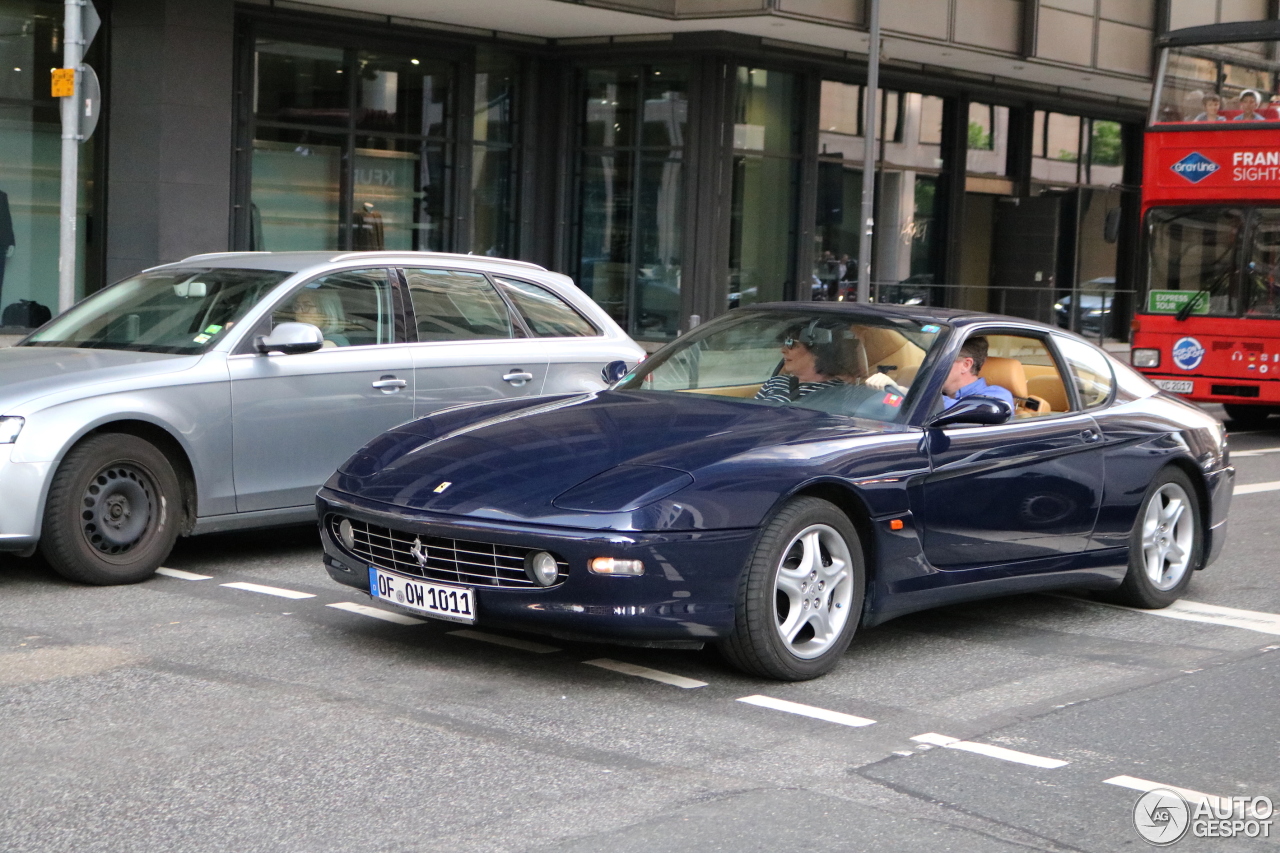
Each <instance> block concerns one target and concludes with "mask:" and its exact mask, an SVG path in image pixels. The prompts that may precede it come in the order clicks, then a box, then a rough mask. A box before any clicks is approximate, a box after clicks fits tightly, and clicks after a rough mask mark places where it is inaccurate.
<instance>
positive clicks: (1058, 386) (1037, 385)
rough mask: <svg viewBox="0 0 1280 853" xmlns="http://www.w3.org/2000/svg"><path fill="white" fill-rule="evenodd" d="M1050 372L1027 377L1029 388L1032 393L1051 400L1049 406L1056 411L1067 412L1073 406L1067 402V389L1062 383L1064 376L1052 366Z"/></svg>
mask: <svg viewBox="0 0 1280 853" xmlns="http://www.w3.org/2000/svg"><path fill="white" fill-rule="evenodd" d="M1047 370H1048V371H1049V372H1046V373H1041V374H1039V375H1035V376H1028V377H1027V390H1028V391H1030V392H1031V393H1032V394H1034V395H1036V396H1038V397H1043V398H1044V399H1045V400H1048V401H1049V407H1050V408H1051V409H1053V410H1054V411H1055V412H1065V411H1067V410H1068V409H1070V408H1071V405H1070V404H1069V403H1068V402H1067V389H1066V386H1064V385H1063V384H1062V377H1061V376H1059V375H1058V371H1057V370H1056V369H1054V368H1052V367H1050V368H1047Z"/></svg>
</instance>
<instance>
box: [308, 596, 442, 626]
mask: <svg viewBox="0 0 1280 853" xmlns="http://www.w3.org/2000/svg"><path fill="white" fill-rule="evenodd" d="M325 607H332V608H333V609H334V610H345V611H347V612H348V613H356V614H359V615H360V616H369V617H371V618H373V619H381V620H382V621H384V622H394V623H396V624H397V625H421V624H422V623H424V622H426V621H427V620H425V619H418V618H415V617H413V616H408V615H406V614H404V613H394V612H392V611H390V610H383V609H382V608H380V607H370V606H369V605H367V604H356V603H355V602H354V601H339V602H338V603H337V604H326V605H325Z"/></svg>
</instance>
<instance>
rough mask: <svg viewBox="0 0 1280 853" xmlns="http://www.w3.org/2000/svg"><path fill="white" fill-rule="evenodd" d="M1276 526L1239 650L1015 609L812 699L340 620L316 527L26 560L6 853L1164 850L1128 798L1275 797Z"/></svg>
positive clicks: (862, 638) (1141, 625)
mask: <svg viewBox="0 0 1280 853" xmlns="http://www.w3.org/2000/svg"><path fill="white" fill-rule="evenodd" d="M1276 420H1277V423H1276V429H1275V430H1273V431H1259V432H1253V433H1237V434H1235V435H1233V438H1232V448H1233V454H1234V461H1235V464H1236V465H1237V467H1238V469H1239V480H1238V482H1239V483H1240V484H1257V483H1270V482H1274V481H1280V419H1276ZM1278 517H1280V490H1269V491H1259V492H1256V493H1252V494H1242V495H1238V496H1237V497H1236V499H1235V502H1234V504H1233V507H1232V513H1231V532H1230V538H1229V540H1228V543H1227V546H1226V551H1225V553H1224V554H1223V556H1222V558H1221V559H1220V560H1219V561H1218V563H1216V564H1215V565H1214V566H1213V567H1211V568H1210V569H1209V570H1207V571H1205V572H1203V573H1200V574H1198V575H1197V576H1196V578H1195V580H1194V581H1193V582H1192V584H1191V587H1190V589H1189V591H1188V593H1187V596H1186V599H1185V600H1186V601H1189V602H1195V603H1201V604H1211V605H1218V606H1220V607H1224V608H1231V610H1227V611H1214V612H1213V613H1211V614H1210V616H1209V618H1211V619H1212V620H1215V621H1209V622H1200V621H1186V620H1183V619H1175V618H1169V617H1168V616H1167V615H1155V614H1152V613H1148V612H1137V611H1130V610H1125V609H1120V608H1114V607H1108V606H1105V605H1101V604H1096V603H1093V602H1091V601H1088V600H1085V599H1080V598H1073V597H1055V596H1023V597H1015V598H1006V599H1001V600H997V601H990V602H984V603H981V604H974V605H967V606H960V607H952V608H948V609H945V610H939V611H934V612H929V613H922V614H917V615H913V616H909V617H905V618H902V619H898V620H896V621H893V622H889V623H887V624H885V625H883V626H880V627H877V628H874V629H870V630H867V631H864V632H862V633H860V634H859V636H858V638H857V639H856V640H855V642H854V646H853V647H852V648H851V650H850V651H849V653H848V655H847V658H846V660H845V661H844V662H843V664H842V665H841V667H840V668H839V669H838V670H837V671H836V672H834V673H833V674H831V675H829V676H827V677H825V678H822V679H819V680H816V681H812V682H807V683H804V684H794V685H784V684H777V683H773V682H765V681H758V680H754V679H750V678H746V677H743V676H740V675H738V674H736V673H735V672H733V671H732V670H730V669H728V668H727V667H726V666H725V665H724V664H722V663H721V662H720V660H719V659H718V658H717V656H716V655H715V653H714V652H712V651H704V652H682V651H652V650H640V649H629V648H621V647H610V646H591V645H585V644H573V643H565V642H561V641H557V640H547V639H545V638H537V637H527V636H520V637H517V636H515V635H510V634H505V635H500V636H495V635H493V634H488V635H486V634H483V633H482V634H480V635H466V634H461V635H460V634H458V633H456V631H457V630H458V626H456V625H448V624H443V623H422V624H398V623H393V622H387V621H384V620H382V619H379V618H375V617H374V616H370V615H368V613H367V612H365V611H351V610H344V609H340V608H337V607H334V606H332V605H336V604H343V603H356V604H365V605H368V604H369V603H370V602H369V601H368V599H367V598H363V597H361V596H359V595H357V594H355V593H354V592H353V591H350V590H348V589H346V588H345V587H340V586H338V585H336V584H334V583H332V582H330V581H329V579H328V578H327V576H326V575H325V573H324V571H323V570H322V568H321V566H320V564H319V555H320V550H319V547H318V545H317V542H316V538H315V535H314V533H313V532H312V531H310V530H307V529H296V528H295V529H289V530H283V531H271V532H260V533H254V534H247V535H238V536H231V535H226V536H209V537H203V538H199V539H190V540H186V541H184V542H183V543H182V544H181V545H180V546H179V549H178V550H177V551H176V552H175V553H174V555H173V556H172V557H171V559H170V561H169V562H168V564H167V565H168V566H169V567H171V568H173V569H177V570H181V571H184V572H188V573H192V574H195V575H204V576H207V577H206V578H205V579H199V580H192V579H184V578H180V577H172V576H159V577H156V578H155V579H153V580H151V581H148V582H147V583H143V584H139V585H137V586H132V587H116V588H107V589H95V588H88V587H81V586H75V585H72V584H68V583H66V582H63V581H61V580H59V579H58V578H56V577H54V576H53V575H52V574H50V573H49V572H48V571H47V570H46V569H44V568H43V567H42V566H41V565H40V564H39V563H38V562H37V561H34V560H17V559H12V558H0V785H2V787H3V792H2V794H0V850H3V851H6V853H8V851H32V853H53V851H77V853H82V851H129V853H135V851H166V853H173V851H223V850H226V851H244V852H246V853H247V851H259V850H262V851H418V850H423V851H437V850H439V851H490V850H493V851H525V850H533V851H536V850H556V851H584V853H585V851H606V850H607V851H617V852H618V853H628V851H637V853H638V852H639V851H645V853H651V852H652V851H691V850H696V851H699V853H712V851H735V852H736V851H823V850H831V851H864V850H865V851H885V850H889V851H897V850H910V851H916V850H919V851H974V853H990V851H1018V850H1048V851H1060V850H1088V851H1113V850H1135V851H1136V850H1142V849H1146V846H1147V845H1146V843H1145V842H1144V841H1143V840H1142V839H1141V838H1140V837H1139V835H1138V833H1137V832H1136V831H1135V829H1134V827H1133V823H1132V815H1133V809H1134V804H1135V802H1136V801H1137V799H1138V796H1139V794H1140V792H1139V790H1136V789H1135V788H1134V787H1132V786H1133V785H1136V784H1138V783H1136V782H1133V781H1131V780H1145V781H1146V782H1151V783H1157V784H1160V785H1168V786H1178V787H1180V788H1184V789H1188V790H1189V791H1192V792H1200V793H1202V794H1207V795H1212V796H1219V797H1229V796H1233V795H1247V796H1255V795H1265V796H1269V797H1271V798H1272V799H1274V800H1277V801H1280V710H1278V709H1277V697H1278V691H1277V687H1278V686H1280V654H1277V652H1280V583H1277V571H1276V565H1277V564H1276V551H1277V550H1280V532H1278V531H1280V525H1278V524H1277V523H1276V519H1277V518H1278ZM231 583H248V584H256V585H259V586H266V587H271V588H275V589H277V590H285V591H292V592H293V593H295V594H299V595H302V594H306V595H308V596H309V597H305V598H302V597H299V598H282V597H279V596H278V595H273V594H268V593H264V592H261V591H255V590H254V589H245V588H236V587H229V586H225V584H231ZM1237 610H1244V611H1251V612H1255V613H1256V612H1260V613H1264V614H1276V616H1275V618H1274V619H1270V620H1268V619H1267V618H1265V617H1258V616H1248V614H1245V616H1244V617H1243V618H1244V619H1245V620H1246V624H1251V625H1253V626H1254V627H1253V628H1248V627H1240V625H1239V624H1233V623H1237V622H1239V621H1240V618H1241V617H1240V615H1239V614H1238V613H1236V611H1237ZM1223 614H1225V615H1223ZM1191 615H1194V614H1191ZM1255 629H1262V630H1255ZM478 630H482V626H481V629H478ZM494 639H498V640H501V641H504V642H511V643H513V644H512V645H500V644H495V643H494V642H492V641H493V640H494ZM602 659H603V660H604V661H605V662H606V664H605V666H601V665H599V663H600V662H601V660H602ZM608 661H615V662H620V663H623V664H629V665H635V666H640V667H648V668H649V669H650V670H653V671H655V672H656V674H657V677H662V676H663V674H665V675H667V676H679V677H680V678H676V679H668V680H675V681H678V682H680V683H682V684H685V685H689V684H691V683H692V684H696V683H699V682H705V685H703V686H678V685H676V684H671V683H667V682H666V681H655V680H652V679H650V678H645V677H639V676H636V675H632V674H627V673H625V672H619V671H616V670H614V669H608V668H606V666H608V665H610V664H608V663H607V662H608ZM589 662H596V663H589ZM624 668H625V667H624ZM650 674H654V673H650ZM682 679H683V681H682ZM747 697H766V698H764V699H755V700H753V702H751V703H748V702H743V701H739V700H741V699H744V698H747ZM772 700H784V701H785V702H791V703H798V704H799V705H800V706H803V707H801V708H798V709H797V708H794V707H792V708H791V710H785V708H786V707H788V706H783V708H784V709H780V708H779V707H777V703H775V702H773V701H772ZM815 709H820V710H815ZM794 710H801V711H806V712H807V713H810V714H813V713H817V714H820V715H821V714H822V712H824V711H825V712H836V713H837V716H835V717H834V718H831V719H820V718H815V717H812V716H804V715H800V714H796V713H793V712H792V711H794ZM838 715H847V716H843V717H842V716H838ZM828 716H830V715H828ZM851 723H858V724H859V725H850V724H851ZM943 744H946V745H943ZM992 747H996V748H998V749H992ZM1125 777H1127V778H1128V780H1130V781H1128V782H1127V784H1128V785H1129V787H1126V786H1125V785H1124V784H1117V780H1119V781H1120V782H1125ZM1109 780H1110V781H1109ZM1276 823H1277V824H1280V815H1278V816H1277V820H1276ZM1273 835H1274V836H1275V837H1273V838H1271V839H1269V840H1262V839H1247V838H1238V839H1233V840H1230V841H1225V840H1205V839H1194V838H1191V837H1187V838H1185V839H1183V840H1182V841H1180V842H1178V843H1177V844H1176V845H1175V846H1174V848H1173V849H1175V850H1179V851H1184V850H1185V851H1192V850H1241V851H1252V850H1258V851H1263V850H1276V849H1280V826H1278V827H1277V828H1276V832H1275V833H1273Z"/></svg>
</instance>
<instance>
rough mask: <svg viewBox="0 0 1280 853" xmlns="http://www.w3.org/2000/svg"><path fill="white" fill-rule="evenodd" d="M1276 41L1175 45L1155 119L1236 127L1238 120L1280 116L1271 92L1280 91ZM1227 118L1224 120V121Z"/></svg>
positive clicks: (1167, 60) (1163, 65) (1167, 62)
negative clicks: (1275, 51) (1277, 89)
mask: <svg viewBox="0 0 1280 853" xmlns="http://www.w3.org/2000/svg"><path fill="white" fill-rule="evenodd" d="M1275 46H1276V43H1275V42H1249V43H1237V44H1199V45H1194V46H1186V47H1171V48H1169V49H1168V50H1167V51H1166V53H1165V56H1164V59H1163V61H1162V63H1161V66H1160V67H1161V69H1162V70H1163V72H1164V73H1163V75H1161V77H1160V79H1159V81H1157V91H1156V93H1155V100H1154V102H1153V107H1154V108H1153V110H1152V114H1151V123H1152V124H1157V125H1158V124H1183V123H1191V122H1194V123H1196V124H1204V125H1205V129H1209V128H1214V127H1216V128H1218V129H1220V130H1230V129H1236V130H1238V129H1239V128H1240V125H1234V127H1233V126H1232V125H1231V124H1229V122H1233V121H1276V120H1278V119H1280V114H1277V111H1276V108H1275V106H1274V105H1273V104H1272V103H1271V100H1270V97H1269V96H1270V95H1271V94H1272V93H1275V92H1276V86H1277V83H1278V82H1280V79H1278V75H1277V67H1278V66H1277V63H1276V61H1275V60H1274V59H1272V58H1271V57H1272V56H1273V55H1274V53H1273V51H1274V48H1275ZM1219 122H1221V124H1219Z"/></svg>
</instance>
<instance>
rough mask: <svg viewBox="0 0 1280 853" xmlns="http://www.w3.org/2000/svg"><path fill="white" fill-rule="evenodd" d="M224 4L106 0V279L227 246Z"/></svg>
mask: <svg viewBox="0 0 1280 853" xmlns="http://www.w3.org/2000/svg"><path fill="white" fill-rule="evenodd" d="M234 27H235V14H234V3H233V0H115V2H113V3H112V4H111V28H110V30H109V32H110V36H111V52H110V55H111V60H110V61H111V83H110V93H109V95H108V100H107V108H108V110H109V128H110V141H109V148H108V165H107V263H106V267H107V269H106V273H107V276H106V277H107V281H108V282H112V281H116V280H118V279H120V278H123V277H124V276H127V275H130V274H132V273H134V272H137V271H138V270H140V269H143V268H145V267H148V266H154V265H155V264H158V263H165V262H168V261H174V260H179V259H181V258H183V257H186V256H187V255H192V254H196V253H199V252H216V251H224V250H226V249H227V248H228V246H229V239H230V237H229V230H230V229H229V222H230V210H231V161H232V101H233V95H234V92H233V68H234V38H233V36H234Z"/></svg>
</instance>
